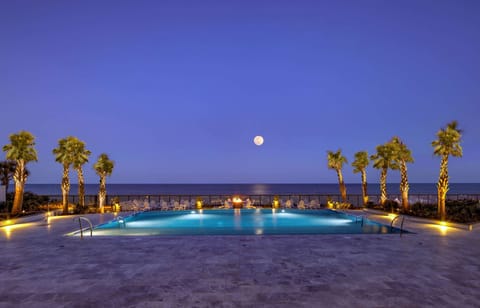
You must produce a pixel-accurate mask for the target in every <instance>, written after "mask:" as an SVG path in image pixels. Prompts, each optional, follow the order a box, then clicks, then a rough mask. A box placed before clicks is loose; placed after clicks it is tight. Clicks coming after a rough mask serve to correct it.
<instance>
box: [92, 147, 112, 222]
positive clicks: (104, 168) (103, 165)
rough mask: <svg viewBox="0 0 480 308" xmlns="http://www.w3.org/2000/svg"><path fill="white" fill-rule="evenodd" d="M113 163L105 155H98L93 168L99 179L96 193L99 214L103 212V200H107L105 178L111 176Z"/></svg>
mask: <svg viewBox="0 0 480 308" xmlns="http://www.w3.org/2000/svg"><path fill="white" fill-rule="evenodd" d="M114 165H115V163H114V162H113V161H112V160H110V159H109V157H108V155H107V154H105V153H102V154H100V156H99V157H98V160H97V162H96V163H95V165H94V166H93V169H95V172H96V173H97V174H98V176H99V177H100V189H99V191H98V207H99V210H100V213H103V212H104V206H105V200H106V198H107V184H106V182H107V176H110V175H112V171H113V167H114Z"/></svg>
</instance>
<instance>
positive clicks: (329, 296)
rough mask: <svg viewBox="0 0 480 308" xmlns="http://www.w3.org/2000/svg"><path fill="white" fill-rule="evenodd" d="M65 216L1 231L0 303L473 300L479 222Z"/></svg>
mask: <svg viewBox="0 0 480 308" xmlns="http://www.w3.org/2000/svg"><path fill="white" fill-rule="evenodd" d="M88 216H89V218H90V219H91V220H92V221H93V222H94V223H95V224H98V223H100V222H104V221H108V220H111V219H112V218H113V216H112V215H111V214H94V215H88ZM72 218H73V216H69V217H61V218H58V219H55V220H52V221H51V223H50V224H48V225H47V224H46V223H45V222H44V221H37V222H30V223H28V224H26V225H23V226H22V225H21V226H22V227H2V228H0V247H1V251H0V307H480V245H479V244H480V228H477V226H475V227H474V228H473V231H468V230H465V229H459V228H445V227H439V226H438V225H434V224H431V223H430V222H429V221H425V220H407V222H406V223H405V227H406V228H407V229H409V230H410V231H413V232H415V233H410V234H404V235H403V236H402V237H400V236H399V235H398V234H390V235H388V234H387V235H377V234H374V235H372V234H366V235H305V236H169V237H160V236H155V237H93V238H90V237H88V238H84V239H83V240H82V239H80V238H79V237H68V236H64V234H66V233H68V232H71V231H73V230H75V228H76V227H77V226H78V224H77V225H76V224H75V223H74V222H73V221H72ZM371 218H373V219H376V220H377V221H383V222H388V218H386V217H383V216H376V215H371Z"/></svg>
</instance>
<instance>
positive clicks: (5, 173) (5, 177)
mask: <svg viewBox="0 0 480 308" xmlns="http://www.w3.org/2000/svg"><path fill="white" fill-rule="evenodd" d="M16 167H17V165H16V164H15V162H14V161H11V160H5V161H2V162H0V183H2V185H3V186H5V196H7V195H8V186H9V185H10V180H11V179H13V175H14V173H15V169H16ZM5 211H6V212H8V200H5Z"/></svg>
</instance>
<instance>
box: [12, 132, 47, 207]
mask: <svg viewBox="0 0 480 308" xmlns="http://www.w3.org/2000/svg"><path fill="white" fill-rule="evenodd" d="M34 146H35V137H34V136H33V135H32V134H31V133H30V132H27V131H20V132H18V133H17V134H12V135H10V144H7V145H5V146H3V151H4V152H6V158H7V160H13V161H15V163H16V166H15V173H14V174H13V180H14V181H15V198H14V200H13V207H12V214H18V213H20V212H21V210H22V205H23V191H24V189H25V182H26V181H27V177H28V174H27V172H26V165H27V164H28V163H29V162H31V161H38V157H37V151H36V150H35V147H34Z"/></svg>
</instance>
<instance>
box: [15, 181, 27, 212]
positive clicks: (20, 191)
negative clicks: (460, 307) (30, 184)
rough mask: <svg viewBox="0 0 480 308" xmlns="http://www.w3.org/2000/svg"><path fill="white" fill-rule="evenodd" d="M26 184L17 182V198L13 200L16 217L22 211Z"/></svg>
mask: <svg viewBox="0 0 480 308" xmlns="http://www.w3.org/2000/svg"><path fill="white" fill-rule="evenodd" d="M23 189H24V183H22V182H19V181H15V198H14V199H13V207H12V214H13V215H16V214H19V213H20V212H21V211H22V205H23Z"/></svg>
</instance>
